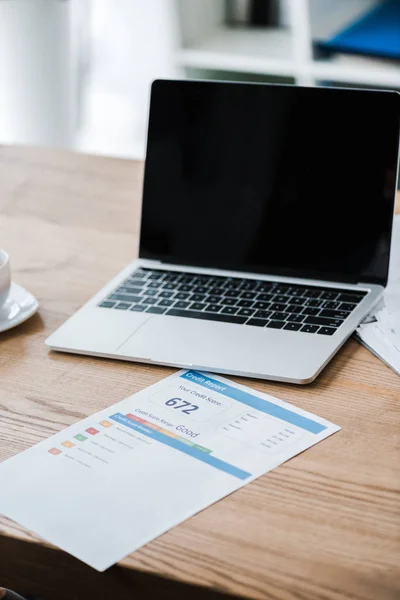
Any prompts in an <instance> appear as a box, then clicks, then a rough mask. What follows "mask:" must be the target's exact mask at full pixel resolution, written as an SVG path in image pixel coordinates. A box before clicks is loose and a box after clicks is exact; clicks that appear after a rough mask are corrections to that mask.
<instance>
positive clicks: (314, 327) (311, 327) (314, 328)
mask: <svg viewBox="0 0 400 600" xmlns="http://www.w3.org/2000/svg"><path fill="white" fill-rule="evenodd" d="M301 331H304V333H315V332H316V331H318V325H303V327H302V328H301Z"/></svg>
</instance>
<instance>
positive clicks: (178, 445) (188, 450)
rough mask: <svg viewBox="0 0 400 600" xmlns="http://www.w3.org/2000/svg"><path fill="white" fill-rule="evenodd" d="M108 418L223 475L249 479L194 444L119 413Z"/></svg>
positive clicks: (236, 468) (244, 473)
mask: <svg viewBox="0 0 400 600" xmlns="http://www.w3.org/2000/svg"><path fill="white" fill-rule="evenodd" d="M109 418H110V419H112V420H113V421H115V422H116V423H120V424H121V425H126V426H127V427H129V428H130V429H134V430H135V431H137V432H138V433H141V434H142V435H145V436H147V437H149V438H151V439H153V440H155V441H157V442H161V443H162V444H165V445H166V446H169V447H170V448H174V449H175V450H179V451H180V452H183V453H184V454H187V455H188V456H191V457H192V458H196V459H197V460H200V461H201V462H203V463H206V464H208V465H210V466H212V467H214V468H216V469H219V470H220V471H224V472H225V473H228V475H232V476H233V477H237V478H238V479H242V480H245V479H248V478H249V477H251V473H248V472H247V471H243V470H242V469H239V468H238V467H235V466H234V465H231V464H229V463H227V462H224V461H223V460H220V459H219V458H215V456H211V454H208V453H207V452H204V451H203V450H199V449H198V448H196V447H195V444H193V446H189V445H187V444H184V443H183V442H181V441H180V440H179V439H174V438H172V437H170V436H169V435H165V434H164V433H162V432H161V431H155V430H154V429H151V428H150V427H147V426H146V425H144V424H143V423H139V422H138V421H136V420H135V419H132V418H130V417H128V416H126V415H123V414H121V413H116V414H114V415H111V416H110V417H109ZM164 431H165V430H164ZM168 433H170V432H168Z"/></svg>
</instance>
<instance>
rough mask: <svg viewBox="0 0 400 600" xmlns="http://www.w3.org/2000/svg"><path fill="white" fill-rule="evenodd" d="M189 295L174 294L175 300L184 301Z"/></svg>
mask: <svg viewBox="0 0 400 600" xmlns="http://www.w3.org/2000/svg"><path fill="white" fill-rule="evenodd" d="M189 296H190V294H188V293H187V292H178V293H177V294H175V300H186V299H187V298H189Z"/></svg>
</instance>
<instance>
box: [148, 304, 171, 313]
mask: <svg viewBox="0 0 400 600" xmlns="http://www.w3.org/2000/svg"><path fill="white" fill-rule="evenodd" d="M166 310H167V309H166V308H161V306H150V308H148V309H147V310H146V312H147V313H151V314H153V315H162V314H163V313H165V311H166Z"/></svg>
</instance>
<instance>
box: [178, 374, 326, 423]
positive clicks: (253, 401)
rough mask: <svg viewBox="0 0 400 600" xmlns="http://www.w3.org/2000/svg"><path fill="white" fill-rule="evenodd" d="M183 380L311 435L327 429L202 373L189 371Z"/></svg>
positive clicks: (183, 376) (182, 376)
mask: <svg viewBox="0 0 400 600" xmlns="http://www.w3.org/2000/svg"><path fill="white" fill-rule="evenodd" d="M181 378H182V379H186V380H188V381H191V382H192V383H197V385H200V386H201V387H204V388H207V389H208V390H210V391H214V392H217V393H218V394H222V395H223V396H226V397H227V398H232V399H233V400H237V401H238V402H241V403H242V404H246V406H250V407H251V408H255V409H256V410H259V411H261V412H263V413H264V414H267V415H271V416H272V417H276V418H277V419H281V420H282V421H285V422H286V423H291V424H292V425H296V427H299V428H300V429H304V430H305V431H310V432H311V433H315V434H317V433H321V431H324V430H325V429H326V427H325V425H321V423H317V422H316V421H312V420H311V419H308V418H307V417H303V416H302V415H298V414H297V413H295V412H292V411H291V410H288V409H287V408H283V406H278V405H276V404H274V403H273V402H269V401H268V400H264V399H263V398H258V397H257V396H253V394H249V393H248V392H244V391H243V390H239V389H238V388H235V387H232V386H231V385H227V384H226V383H222V382H221V381H217V380H216V379H212V378H211V377H208V376H206V375H203V374H202V373H197V371H187V372H186V373H183V375H181Z"/></svg>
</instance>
